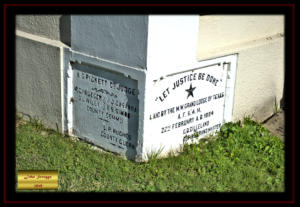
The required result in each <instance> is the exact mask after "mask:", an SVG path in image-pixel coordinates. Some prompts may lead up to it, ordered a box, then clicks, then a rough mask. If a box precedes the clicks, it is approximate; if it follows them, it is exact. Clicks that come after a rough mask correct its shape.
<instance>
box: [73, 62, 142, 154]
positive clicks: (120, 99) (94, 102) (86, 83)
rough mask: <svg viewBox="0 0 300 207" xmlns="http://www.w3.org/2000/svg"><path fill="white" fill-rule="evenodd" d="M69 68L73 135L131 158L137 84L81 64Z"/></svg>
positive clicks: (135, 121) (120, 76)
mask: <svg viewBox="0 0 300 207" xmlns="http://www.w3.org/2000/svg"><path fill="white" fill-rule="evenodd" d="M72 66H73V67H72V69H73V129H74V132H75V133H77V134H75V135H78V136H83V137H84V138H86V139H88V140H90V141H92V142H94V143H96V144H98V145H100V146H102V147H105V148H108V149H110V150H112V151H114V152H118V153H121V154H124V155H126V156H129V157H134V156H135V154H136V151H135V148H136V145H137V130H138V111H139V109H138V103H139V102H138V89H137V81H136V80H133V79H130V78H128V77H125V76H123V75H122V74H118V73H113V72H110V71H108V70H105V69H99V68H92V67H90V66H88V65H84V64H77V63H74V64H73V65H72Z"/></svg>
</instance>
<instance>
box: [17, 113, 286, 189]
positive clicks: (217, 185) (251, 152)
mask: <svg viewBox="0 0 300 207" xmlns="http://www.w3.org/2000/svg"><path fill="white" fill-rule="evenodd" d="M196 136H197V133H195V135H194V137H196ZM16 168H17V170H58V172H59V189H58V191H79V192H83V191H96V192H128V191H130V192H140V191H142V192H162V191H170V192H175V191H179V192H183V191H185V192H224V191H225V192H283V191H284V144H283V142H282V141H281V140H280V139H279V137H274V136H272V135H271V134H270V133H269V131H268V130H267V129H265V128H264V127H262V126H261V125H260V124H258V123H256V122H254V121H252V120H250V119H249V118H245V119H244V122H243V123H239V122H237V123H228V124H225V125H224V126H223V127H222V128H221V130H220V132H219V133H218V134H217V135H216V136H215V137H211V138H209V139H201V140H200V142H199V143H198V144H193V145H189V146H188V145H186V146H185V147H184V151H183V152H182V153H181V154H180V155H178V156H171V157H169V158H165V159H155V156H153V157H152V158H151V159H150V161H149V162H147V163H135V162H132V161H129V160H124V159H122V158H120V157H118V156H116V155H113V154H111V153H103V152H101V151H97V150H93V149H91V148H90V145H88V144H86V143H84V142H80V141H72V140H71V139H70V137H67V136H62V135H61V134H59V133H57V132H55V131H53V130H47V129H45V128H44V127H43V126H42V125H40V124H38V123H37V122H36V121H31V122H26V121H24V120H22V119H20V118H17V127H16ZM44 191H45V190H44Z"/></svg>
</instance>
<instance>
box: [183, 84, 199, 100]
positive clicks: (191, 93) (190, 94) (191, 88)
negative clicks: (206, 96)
mask: <svg viewBox="0 0 300 207" xmlns="http://www.w3.org/2000/svg"><path fill="white" fill-rule="evenodd" d="M195 88H196V87H194V88H193V86H192V84H191V85H190V88H189V89H186V90H185V91H186V92H188V96H187V99H188V98H189V97H190V96H192V97H194V94H193V91H194V90H195Z"/></svg>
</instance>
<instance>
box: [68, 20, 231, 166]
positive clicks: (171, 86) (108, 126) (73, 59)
mask: <svg viewBox="0 0 300 207" xmlns="http://www.w3.org/2000/svg"><path fill="white" fill-rule="evenodd" d="M93 18H94V19H93ZM97 18H100V19H101V18H104V17H103V16H94V17H89V18H86V17H84V18H82V19H81V18H80V16H77V17H76V18H71V20H72V19H73V21H74V22H71V27H73V26H74V28H78V27H79V26H80V25H81V24H84V22H83V20H86V21H91V19H93V22H97ZM105 18H106V20H105V21H103V19H101V21H100V20H99V21H100V22H102V23H103V22H106V23H109V24H108V25H119V26H120V22H119V21H120V18H115V17H114V18H111V19H109V16H105ZM141 18H142V19H143V20H144V19H145V17H144V16H141ZM76 20H79V21H78V22H77V21H76ZM111 21H118V24H116V22H111ZM130 21H133V19H132V18H127V17H126V16H124V17H123V19H122V24H123V23H124V25H131V26H132V24H131V23H130ZM134 21H137V22H140V21H138V20H137V19H136V18H135V19H134ZM79 24H80V25H79ZM86 25H88V23H87V24H86ZM99 28H105V29H109V27H99ZM132 28H133V29H134V27H132ZM71 30H72V33H74V32H76V30H74V29H71ZM92 31H94V33H90V34H89V38H88V40H87V41H93V35H95V36H97V35H99V34H101V33H99V34H97V31H95V29H93V30H92ZM111 31H118V28H113V29H111ZM121 31H123V32H124V31H125V30H124V29H122V28H121ZM197 31H198V16H151V15H150V16H149V17H148V33H147V38H141V36H142V34H144V31H142V30H141V29H140V28H138V29H136V32H137V33H139V32H140V34H136V36H139V37H140V38H139V39H138V40H137V41H141V40H142V39H144V40H145V41H147V42H146V45H147V50H145V51H144V52H145V53H144V54H141V56H144V57H147V61H145V62H144V63H146V66H147V67H146V68H143V67H142V68H141V67H134V66H135V65H138V64H139V60H137V61H136V62H135V58H132V59H131V60H130V65H126V61H123V60H122V58H121V61H120V62H116V61H117V60H115V59H114V60H113V61H112V60H108V59H106V58H105V57H101V54H104V53H105V51H101V50H102V49H101V48H98V49H97V50H98V51H100V53H98V55H96V56H95V55H93V56H92V55H91V54H89V53H86V52H85V50H86V48H85V50H82V51H81V50H79V51H78V48H77V46H78V45H79V44H76V41H77V40H78V37H79V36H78V35H77V36H76V38H75V39H74V38H73V39H72V38H71V40H72V41H75V42H71V45H77V46H76V47H75V48H72V49H70V50H69V49H65V51H64V71H63V74H64V75H63V80H64V88H63V91H64V93H65V96H64V99H63V102H64V104H63V105H64V107H63V111H64V114H65V117H64V121H63V122H64V125H63V129H64V130H65V131H67V132H68V133H69V134H71V135H74V136H78V137H81V138H84V139H86V140H88V141H90V142H92V143H94V144H96V145H98V146H100V147H102V148H105V149H107V150H109V151H112V152H115V153H118V154H121V155H124V156H126V157H128V158H129V159H134V160H136V161H142V160H146V159H147V154H148V153H151V152H158V151H159V150H162V155H164V154H166V153H168V152H170V151H171V150H177V149H179V148H180V147H181V146H182V144H183V143H184V141H185V140H184V137H185V136H186V135H191V134H193V133H194V131H195V130H196V131H198V132H199V134H200V138H202V137H204V136H206V135H208V134H211V133H213V132H215V131H216V130H218V129H219V128H220V127H221V125H222V124H223V123H224V122H226V121H230V120H231V116H232V105H233V92H234V82H235V71H236V58H237V56H236V55H230V56H226V57H220V58H216V59H212V60H207V61H202V62H198V61H197V60H196V55H197V52H196V47H197V36H198V34H197ZM80 32H81V33H83V31H80ZM108 32H109V31H108ZM103 33H105V32H103V31H102V34H103ZM110 34H111V33H110ZM115 35H116V36H117V35H120V34H115ZM131 36H132V31H130V32H128V33H126V32H124V33H122V40H124V41H126V39H130V40H131V43H132V39H131ZM79 39H80V40H78V41H79V42H80V44H81V45H82V44H84V39H83V38H79ZM99 40H101V37H99V36H97V37H96V38H95V41H94V42H92V43H91V42H89V43H88V44H89V45H91V44H93V46H94V48H97V45H98V43H99ZM116 40H117V41H118V42H119V41H120V38H116ZM119 43H120V42H119ZM142 44H145V43H142ZM99 45H103V43H101V44H100V43H99ZM123 46H124V44H123ZM122 48H123V49H124V50H125V49H126V47H122ZM128 48H129V46H128ZM110 49H111V51H109V52H108V53H109V54H114V52H115V50H117V55H120V54H122V51H120V48H114V47H111V48H110ZM106 50H107V48H106ZM134 52H136V51H133V53H134ZM139 52H140V51H139ZM108 53H106V54H108ZM135 63H136V64H135Z"/></svg>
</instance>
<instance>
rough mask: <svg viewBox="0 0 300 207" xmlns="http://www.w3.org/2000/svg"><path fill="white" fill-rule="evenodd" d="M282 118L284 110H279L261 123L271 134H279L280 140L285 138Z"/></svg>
mask: <svg viewBox="0 0 300 207" xmlns="http://www.w3.org/2000/svg"><path fill="white" fill-rule="evenodd" d="M284 118H285V117H284V111H283V110H280V111H279V112H278V113H276V114H274V115H273V116H271V117H270V118H269V119H267V120H266V121H265V122H264V123H263V125H264V126H265V127H266V128H267V129H269V130H270V132H271V133H272V134H274V135H278V136H280V138H281V140H282V141H284V139H285V134H284V124H285V123H284Z"/></svg>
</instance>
